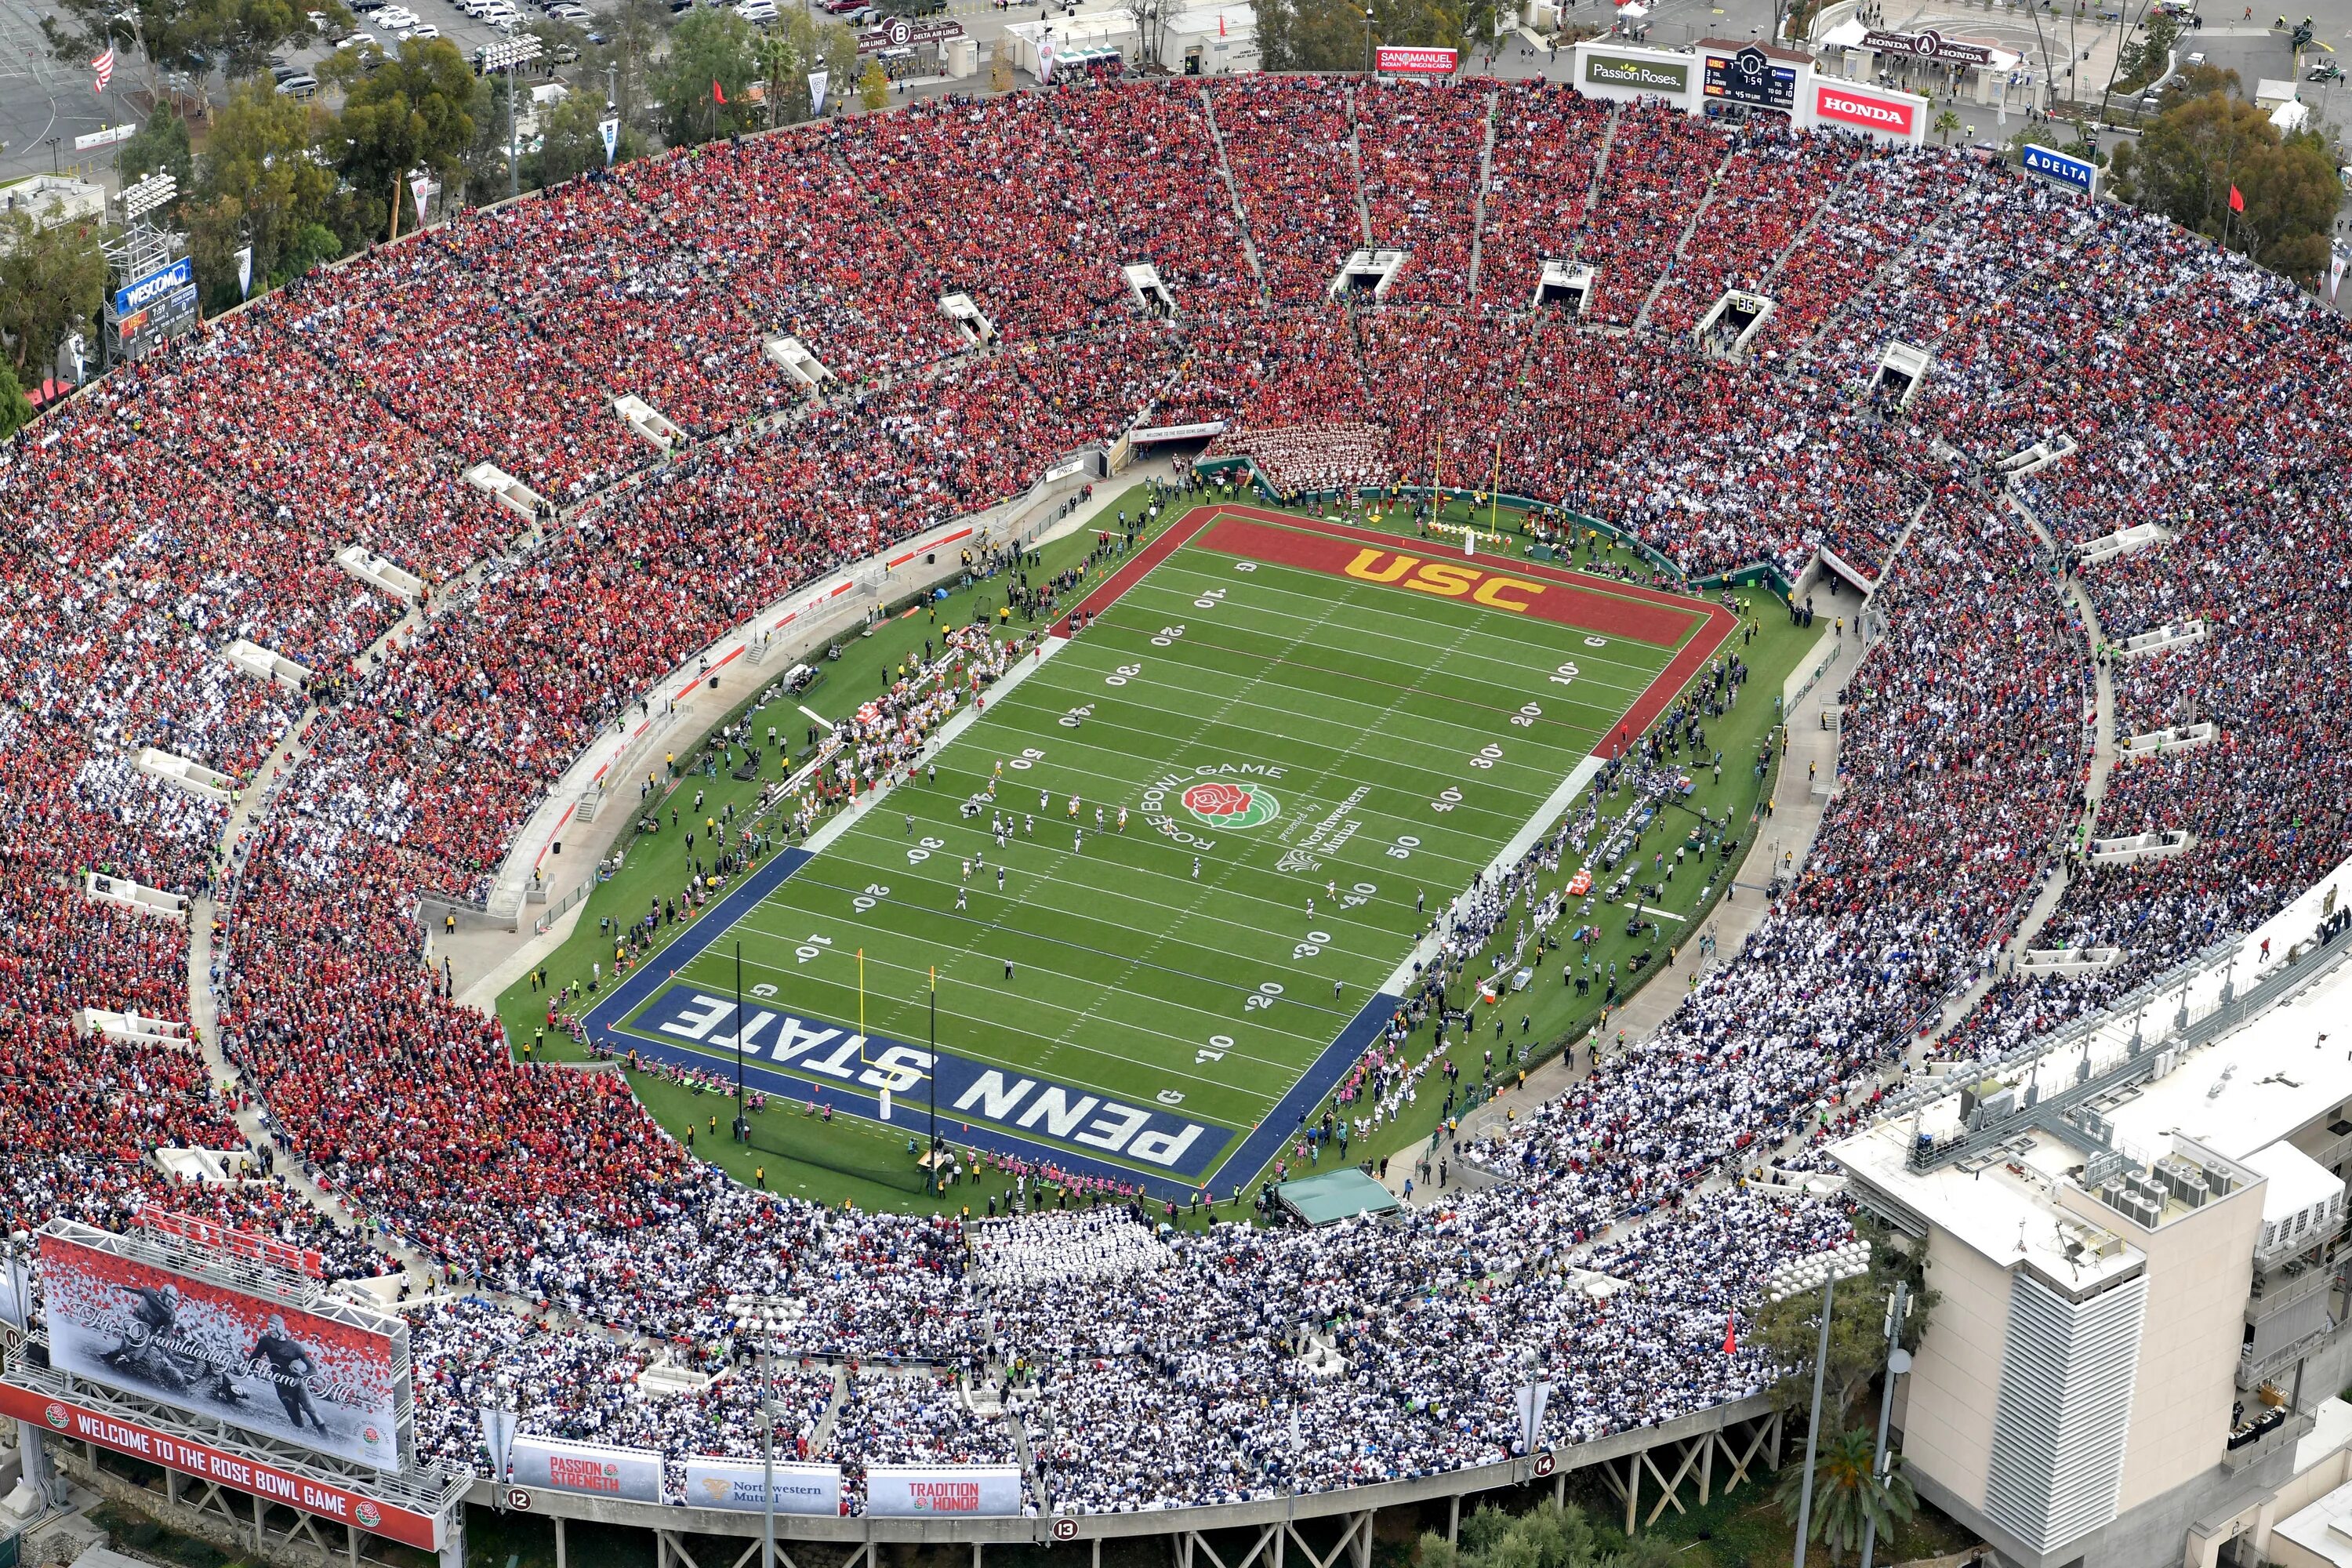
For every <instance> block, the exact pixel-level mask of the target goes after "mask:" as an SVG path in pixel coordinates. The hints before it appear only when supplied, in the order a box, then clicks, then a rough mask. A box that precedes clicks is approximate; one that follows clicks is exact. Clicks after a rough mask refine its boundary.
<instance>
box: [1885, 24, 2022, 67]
mask: <svg viewBox="0 0 2352 1568" xmlns="http://www.w3.org/2000/svg"><path fill="white" fill-rule="evenodd" d="M1862 47H1864V48H1865V49H1876V50H1877V51H1878V52H1879V53H1880V54H1883V55H1909V56H1911V57H1912V58H1915V59H1922V60H1942V61H1944V62H1945V63H1946V64H1948V65H1956V66H1989V65H1990V64H1992V46H1991V45H1990V44H1970V43H1965V42H1963V41H1961V40H1960V39H1958V38H1948V37H1944V35H1943V34H1941V33H1938V32H1937V31H1936V30H1935V29H1934V28H1932V27H1929V28H1925V29H1923V30H1921V31H1919V32H1916V33H1887V32H1881V31H1880V30H1879V29H1877V28H1875V27H1874V28H1872V29H1871V30H1870V31H1869V32H1867V33H1864V35H1863V36H1862Z"/></svg>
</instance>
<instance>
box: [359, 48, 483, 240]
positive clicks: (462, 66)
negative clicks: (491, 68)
mask: <svg viewBox="0 0 2352 1568" xmlns="http://www.w3.org/2000/svg"><path fill="white" fill-rule="evenodd" d="M349 53H350V51H348V50H346V51H343V52H342V53H341V54H339V55H338V56H337V57H336V58H335V60H334V61H333V62H332V63H331V64H330V65H329V66H327V67H326V68H325V69H326V70H328V71H330V72H331V73H333V74H334V75H335V76H336V77H337V78H338V79H340V80H341V81H343V82H344V83H345V84H346V86H345V95H344V99H343V113H342V122H341V130H342V135H343V139H344V149H343V155H342V157H341V160H340V163H339V167H340V168H341V172H342V175H343V178H345V179H346V180H349V181H350V182H351V184H352V200H351V211H352V218H353V220H354V222H355V223H356V226H357V231H358V232H357V234H351V233H349V232H347V233H346V237H347V238H358V237H365V236H369V235H379V234H385V233H388V232H389V230H390V226H391V218H392V201H393V185H394V182H395V181H401V182H404V181H405V180H406V179H407V177H408V174H409V172H410V171H411V170H414V169H423V170H425V172H426V173H428V174H431V175H432V176H433V177H434V178H435V179H437V180H439V181H441V182H442V183H443V184H445V185H455V184H458V183H459V182H460V181H461V180H463V179H464V178H465V176H466V174H467V152H468V151H469V150H470V149H471V148H472V146H473V144H474V134H475V128H476V125H477V123H478V119H479V117H481V116H484V115H487V114H488V111H489V102H490V89H489V88H488V85H487V84H485V83H483V82H482V81H480V80H478V79H477V78H476V77H475V75H474V71H473V68H472V67H470V66H468V65H467V63H466V61H465V58H464V57H462V56H460V55H459V54H458V53H457V46H456V45H455V44H452V43H451V42H449V40H448V39H446V38H433V39H428V40H426V41H425V42H424V43H423V44H421V45H420V44H418V43H417V42H415V41H414V40H412V41H410V42H409V43H407V44H404V45H403V46H402V47H401V50H400V58H398V59H394V60H387V61H385V62H384V63H383V65H382V66H380V67H378V68H376V69H375V71H374V72H373V73H362V71H361V70H360V68H359V64H358V62H357V61H356V60H352V59H350V58H348V56H349ZM407 205H408V198H407V196H406V195H405V194H404V195H402V197H401V206H402V210H403V211H405V210H407ZM402 226H403V227H404V228H405V227H406V226H407V224H406V223H405V222H404V223H403V225H402Z"/></svg>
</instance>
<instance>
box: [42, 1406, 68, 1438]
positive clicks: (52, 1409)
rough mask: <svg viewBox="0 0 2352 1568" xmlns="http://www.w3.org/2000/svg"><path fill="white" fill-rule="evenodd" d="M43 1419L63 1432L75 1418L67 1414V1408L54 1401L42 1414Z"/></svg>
mask: <svg viewBox="0 0 2352 1568" xmlns="http://www.w3.org/2000/svg"><path fill="white" fill-rule="evenodd" d="M41 1419H42V1420H44V1421H46V1422H47V1423H48V1424H49V1425H50V1426H54V1427H56V1428H57V1429H58V1431H60V1432H62V1431H64V1430H65V1429H66V1426H68V1423H70V1422H71V1421H72V1420H73V1417H72V1416H71V1415H68V1414H66V1407H65V1406H64V1405H59V1404H58V1402H57V1401H56V1400H54V1399H53V1400H51V1401H49V1404H48V1407H47V1409H45V1410H43V1411H42V1412H41Z"/></svg>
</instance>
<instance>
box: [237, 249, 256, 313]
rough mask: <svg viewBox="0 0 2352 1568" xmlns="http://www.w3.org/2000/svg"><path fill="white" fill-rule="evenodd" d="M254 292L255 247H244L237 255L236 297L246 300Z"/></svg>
mask: <svg viewBox="0 0 2352 1568" xmlns="http://www.w3.org/2000/svg"><path fill="white" fill-rule="evenodd" d="M252 292H253V247H251V246H249V245H248V246H244V247H240V248H239V249H238V251H237V253H236V297H237V298H238V299H240V300H243V299H246V298H247V297H248V296H250V295H251V294H252Z"/></svg>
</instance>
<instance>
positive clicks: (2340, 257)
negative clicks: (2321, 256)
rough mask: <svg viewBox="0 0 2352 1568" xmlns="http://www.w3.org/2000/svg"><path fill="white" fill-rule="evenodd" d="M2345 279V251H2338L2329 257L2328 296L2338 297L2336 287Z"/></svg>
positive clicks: (2330, 297) (2331, 297)
mask: <svg viewBox="0 0 2352 1568" xmlns="http://www.w3.org/2000/svg"><path fill="white" fill-rule="evenodd" d="M2343 281H2344V253H2343V252H2342V251H2340V250H2339V251H2336V252H2335V253H2334V254H2333V255H2331V256H2329V257H2328V258H2327V297H2328V298H2329V299H2331V300H2333V299H2335V298H2336V288H2337V287H2338V286H2339V285H2340V284H2342V283H2343Z"/></svg>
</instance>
